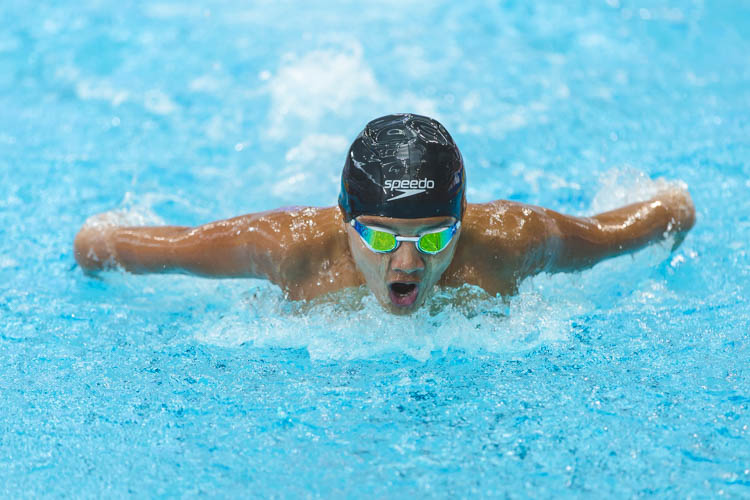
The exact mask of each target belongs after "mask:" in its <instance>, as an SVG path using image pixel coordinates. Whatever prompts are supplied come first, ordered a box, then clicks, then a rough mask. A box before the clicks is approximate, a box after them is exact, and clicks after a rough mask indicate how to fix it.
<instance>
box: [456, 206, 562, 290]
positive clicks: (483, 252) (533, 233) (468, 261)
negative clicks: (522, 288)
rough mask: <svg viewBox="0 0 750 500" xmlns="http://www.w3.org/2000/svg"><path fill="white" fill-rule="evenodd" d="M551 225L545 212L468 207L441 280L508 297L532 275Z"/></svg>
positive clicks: (541, 256)
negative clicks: (524, 279) (475, 287)
mask: <svg viewBox="0 0 750 500" xmlns="http://www.w3.org/2000/svg"><path fill="white" fill-rule="evenodd" d="M551 224H554V221H552V220H551V218H550V217H549V216H548V215H547V213H546V210H545V209H543V208H541V207H537V206H534V205H526V204H523V203H517V202H512V201H506V200H497V201H493V202H489V203H480V204H469V205H468V206H467V209H466V214H465V215H464V219H463V222H462V224H461V237H460V239H459V241H458V244H457V247H456V254H455V256H454V259H453V262H452V263H451V267H450V268H449V270H448V273H447V274H448V276H447V280H448V281H450V282H451V283H450V284H460V283H461V282H468V283H471V284H475V285H478V286H480V287H482V288H484V289H485V290H487V291H488V292H490V293H493V294H494V293H501V294H512V293H515V288H516V285H517V283H518V281H519V280H520V279H522V278H523V277H525V276H528V275H529V274H534V273H535V272H538V270H539V269H538V267H539V263H540V262H543V257H544V254H545V253H546V249H547V248H546V247H547V246H546V241H547V237H548V235H549V234H550V231H551V230H552V227H551Z"/></svg>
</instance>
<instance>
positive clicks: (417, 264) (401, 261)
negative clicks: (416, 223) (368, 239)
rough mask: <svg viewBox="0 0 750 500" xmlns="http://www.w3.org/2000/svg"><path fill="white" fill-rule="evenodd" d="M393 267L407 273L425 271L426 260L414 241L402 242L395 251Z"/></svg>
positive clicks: (392, 261) (392, 259) (392, 260)
mask: <svg viewBox="0 0 750 500" xmlns="http://www.w3.org/2000/svg"><path fill="white" fill-rule="evenodd" d="M391 269H392V270H394V271H399V272H402V273H407V274H412V273H418V272H421V271H424V260H423V259H422V254H420V253H419V250H417V246H416V245H415V244H414V243H412V242H406V241H405V242H402V243H401V244H400V245H399V246H398V248H397V249H396V251H395V252H393V257H392V258H391Z"/></svg>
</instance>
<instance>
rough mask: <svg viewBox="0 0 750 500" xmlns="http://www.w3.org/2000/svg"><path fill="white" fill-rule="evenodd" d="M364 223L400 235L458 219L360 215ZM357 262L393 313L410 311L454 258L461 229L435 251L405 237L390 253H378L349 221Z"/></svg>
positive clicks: (349, 234)
mask: <svg viewBox="0 0 750 500" xmlns="http://www.w3.org/2000/svg"><path fill="white" fill-rule="evenodd" d="M357 221H359V222H360V223H361V224H364V225H366V226H375V227H380V228H384V229H388V230H390V231H392V232H394V233H396V234H398V235H400V236H418V235H420V234H421V233H424V232H426V231H429V230H431V229H437V228H442V227H449V226H451V225H453V224H454V223H455V219H454V218H452V217H429V218H425V219H394V218H390V217H377V216H365V215H363V216H360V217H358V218H357ZM346 232H347V235H348V237H349V248H350V249H351V252H352V256H353V257H354V262H355V263H356V264H357V267H358V268H359V271H360V272H361V273H362V275H363V276H364V278H365V281H366V282H367V287H368V288H369V289H370V291H372V293H373V294H374V295H375V297H376V298H377V299H378V301H379V302H380V304H381V305H382V306H383V307H384V308H385V309H386V310H387V311H389V312H391V313H393V314H409V313H411V312H413V311H416V310H417V309H419V307H420V306H421V305H422V304H424V301H425V300H426V299H427V298H428V297H430V295H432V291H433V288H434V287H435V285H436V284H437V282H438V281H439V280H440V277H441V276H442V275H443V273H444V272H445V270H446V269H447V268H448V266H449V265H450V263H451V260H452V259H453V254H454V253H455V251H456V243H457V242H458V238H459V236H460V228H459V232H458V233H456V235H455V236H454V237H453V238H452V239H451V241H450V243H449V244H448V246H447V247H446V248H445V249H444V250H443V251H441V252H439V253H437V254H435V255H429V254H424V253H422V252H420V251H419V250H417V247H416V243H413V242H410V241H403V242H401V244H400V245H399V246H398V248H396V250H394V251H393V252H390V253H376V252H373V251H372V250H370V249H369V248H367V246H366V245H365V243H364V242H363V241H362V239H361V238H360V236H359V234H358V233H357V231H356V230H355V229H354V228H353V227H352V226H351V225H349V224H347V225H346Z"/></svg>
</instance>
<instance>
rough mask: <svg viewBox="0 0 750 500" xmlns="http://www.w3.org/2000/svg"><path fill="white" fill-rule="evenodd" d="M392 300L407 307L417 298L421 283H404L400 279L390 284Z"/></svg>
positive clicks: (389, 289)
mask: <svg viewBox="0 0 750 500" xmlns="http://www.w3.org/2000/svg"><path fill="white" fill-rule="evenodd" d="M388 291H389V292H390V296H391V302H392V303H393V304H394V305H397V306H401V307H407V306H410V305H412V304H413V303H414V302H415V301H416V300H417V293H418V292H419V285H418V284H417V283H403V282H400V281H397V282H394V283H391V284H390V285H388Z"/></svg>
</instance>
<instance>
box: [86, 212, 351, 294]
mask: <svg viewBox="0 0 750 500" xmlns="http://www.w3.org/2000/svg"><path fill="white" fill-rule="evenodd" d="M337 214H338V211H336V210H333V208H327V209H317V208H293V209H280V210H275V211H270V212H263V213H258V214H250V215H244V216H240V217H235V218H232V219H227V220H222V221H218V222H212V223H209V224H205V225H202V226H198V227H179V226H162V227H118V226H112V225H107V224H102V223H100V222H97V220H96V218H92V219H91V220H90V221H87V223H86V224H85V225H84V226H83V228H81V230H80V231H79V233H78V235H77V236H76V238H75V241H74V254H75V258H76V260H77V261H78V264H79V265H80V266H81V268H82V269H83V270H84V271H87V272H95V271H99V270H104V269H112V268H122V269H125V270H126V271H129V272H132V273H170V272H171V273H188V274H195V275H199V276H207V277H242V278H265V279H268V280H270V281H272V282H274V283H276V284H279V285H281V286H282V287H283V288H285V286H284V285H285V284H286V283H295V282H300V281H304V280H305V279H307V278H308V277H309V275H310V274H311V273H312V272H313V271H312V270H313V269H315V270H317V268H316V267H315V266H316V265H317V264H319V262H318V260H319V259H320V258H321V256H325V252H327V251H330V250H331V248H330V246H331V245H334V246H335V245H346V240H345V236H344V235H343V233H342V231H341V229H340V226H341V223H340V221H338V220H337V219H336V216H337ZM337 236H338V237H337Z"/></svg>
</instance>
